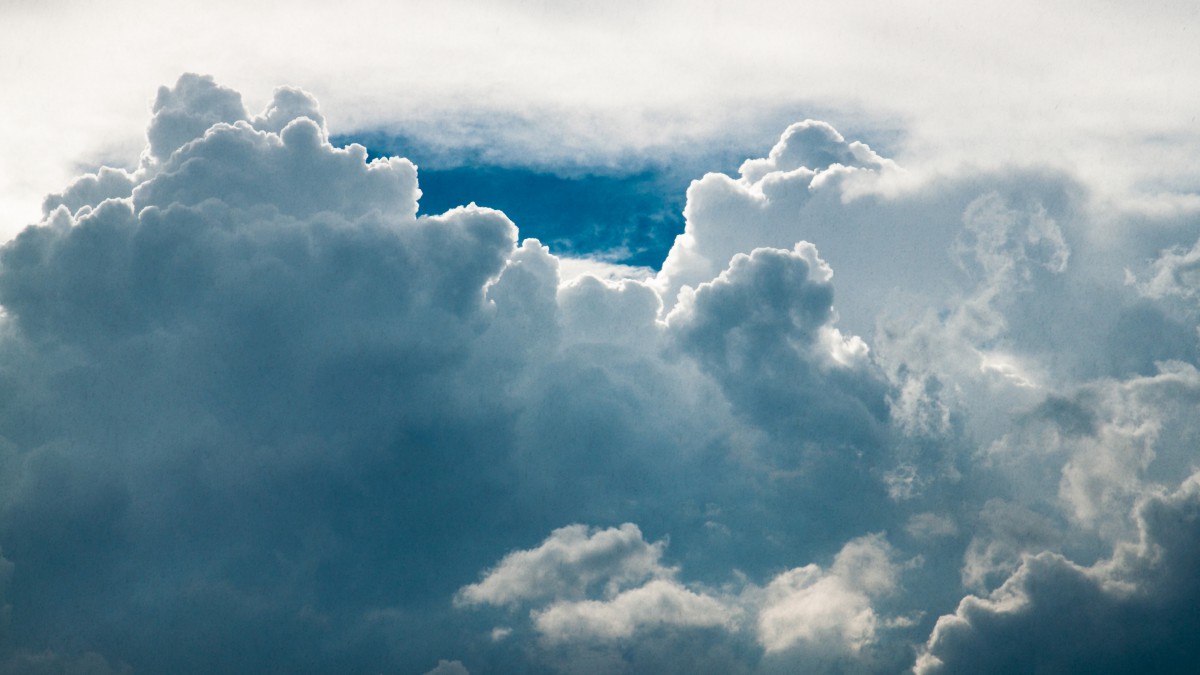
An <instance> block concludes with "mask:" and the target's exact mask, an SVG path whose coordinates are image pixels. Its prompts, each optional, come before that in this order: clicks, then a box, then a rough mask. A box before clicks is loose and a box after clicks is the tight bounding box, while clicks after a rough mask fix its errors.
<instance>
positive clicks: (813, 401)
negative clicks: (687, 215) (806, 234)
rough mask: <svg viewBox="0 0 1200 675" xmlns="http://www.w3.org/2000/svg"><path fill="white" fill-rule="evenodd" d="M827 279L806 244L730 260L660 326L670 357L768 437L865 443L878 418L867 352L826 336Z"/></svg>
mask: <svg viewBox="0 0 1200 675" xmlns="http://www.w3.org/2000/svg"><path fill="white" fill-rule="evenodd" d="M831 278H832V271H831V270H830V269H829V266H828V265H826V264H825V263H824V261H822V260H821V259H820V258H819V257H818V256H817V250H816V248H815V247H814V246H813V245H812V244H809V243H807V242H801V243H798V244H796V246H795V248H794V249H792V250H791V251H787V250H778V249H769V248H759V249H755V250H754V251H753V252H751V253H750V254H749V255H746V254H742V253H739V254H737V255H735V256H734V257H733V260H732V261H731V262H730V264H729V268H728V269H727V270H725V271H724V272H722V273H721V274H720V275H719V276H717V278H716V279H714V280H712V281H711V282H706V283H704V284H701V285H700V287H699V288H697V289H696V290H691V289H687V290H685V292H684V293H683V294H682V295H681V300H680V302H679V304H678V305H676V307H675V309H673V310H672V311H671V313H670V314H669V315H668V316H667V323H668V325H669V326H670V329H671V332H672V335H673V336H674V338H675V340H676V342H677V344H678V345H679V348H680V349H681V350H682V351H684V352H686V353H688V354H690V355H692V356H693V357H694V358H696V359H697V360H698V361H700V363H701V364H702V365H703V367H704V369H705V370H706V371H707V372H709V373H711V374H712V375H713V376H714V377H715V378H716V379H717V380H718V381H719V382H720V383H721V385H722V387H723V388H724V389H725V391H726V393H727V395H728V396H729V398H730V400H731V401H732V402H733V403H734V404H735V405H736V406H738V407H739V408H740V409H741V410H742V411H743V412H744V413H745V414H746V415H748V416H750V417H752V418H754V419H755V420H756V421H757V422H759V423H761V424H763V425H764V426H765V427H767V428H769V429H771V430H772V431H775V432H778V433H781V434H787V433H793V432H796V431H801V432H802V435H803V437H804V438H807V439H825V438H828V437H830V436H835V437H837V438H839V439H842V440H845V439H848V438H852V437H853V436H850V435H848V434H846V433H845V432H846V430H845V429H844V428H839V429H837V430H834V429H827V428H824V423H825V422H827V421H829V420H833V419H836V420H838V421H839V424H840V423H843V422H845V421H847V420H854V421H853V422H852V424H853V425H854V426H855V431H856V432H857V436H856V440H857V441H858V443H860V444H862V445H868V444H870V443H871V442H872V441H874V440H875V439H874V435H875V434H877V433H878V431H877V428H878V427H879V426H880V425H882V424H883V423H884V420H883V419H882V418H885V417H886V411H885V409H884V405H883V388H882V385H881V383H880V381H876V380H874V379H873V375H874V373H873V371H872V370H871V364H870V361H869V360H868V349H867V346H866V344H865V343H863V341H862V340H861V339H859V338H857V337H854V336H851V337H843V336H842V334H841V333H840V332H839V331H838V330H837V329H836V328H834V327H833V325H832V324H833V320H834V311H833V285H832V283H831Z"/></svg>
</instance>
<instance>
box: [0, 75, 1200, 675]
mask: <svg viewBox="0 0 1200 675" xmlns="http://www.w3.org/2000/svg"><path fill="white" fill-rule="evenodd" d="M335 119H336V118H334V117H333V116H332V115H331V116H330V121H326V119H325V117H324V113H322V112H321V110H320V109H319V108H318V105H317V102H316V99H315V98H314V97H313V96H311V95H310V94H308V93H306V92H304V91H302V90H300V89H296V88H288V87H285V88H281V89H278V90H276V91H275V94H274V95H273V98H272V100H271V101H270V102H268V103H267V104H266V105H265V108H264V111H263V112H262V113H261V114H259V115H252V114H251V113H250V112H248V111H247V110H246V108H245V107H244V105H243V103H242V99H241V95H240V94H238V93H237V92H235V91H233V90H231V89H228V88H224V87H222V86H220V85H218V84H216V82H215V81H214V80H212V79H211V78H206V77H201V76H195V75H185V76H183V77H182V78H180V79H179V81H178V82H177V83H176V85H175V86H174V87H167V88H164V89H162V90H161V91H160V92H159V94H158V96H157V97H156V99H155V102H154V105H153V118H152V120H151V122H150V125H149V131H148V132H147V141H148V144H147V148H146V150H145V152H144V153H143V154H142V155H141V159H140V163H139V164H138V165H137V166H136V167H127V168H124V169H122V168H111V167H104V168H100V169H98V170H96V171H95V172H93V173H91V174H89V175H85V176H83V177H81V178H78V179H76V180H75V181H73V182H71V183H70V184H69V185H67V186H66V187H65V188H64V189H63V191H62V192H61V193H59V194H55V195H51V196H50V197H48V198H47V199H46V201H45V205H44V208H45V211H44V214H43V218H42V220H41V222H39V223H38V224H37V225H34V226H31V227H29V228H27V229H25V230H23V231H22V232H21V233H20V234H19V235H18V236H17V237H16V238H15V239H13V240H12V241H11V242H9V243H8V244H7V245H5V246H4V247H3V249H0V305H2V306H3V309H4V314H3V316H2V317H0V403H2V404H3V405H0V487H2V489H0V495H2V496H0V547H2V550H0V552H2V555H0V603H2V605H3V610H4V611H3V617H5V618H4V619H3V622H2V623H0V672H9V671H11V672H22V671H26V672H28V671H34V670H36V669H37V668H41V669H43V670H54V671H56V672H71V670H72V669H75V670H79V669H84V670H87V671H88V672H109V671H112V672H125V671H128V670H130V669H133V670H136V671H142V672H264V671H279V670H286V671H288V672H331V671H332V672H379V671H380V670H384V671H388V670H397V671H403V672H442V673H461V672H473V673H480V672H485V673H486V672H520V671H531V670H532V671H539V672H541V671H544V672H591V673H603V672H656V673H657V672H720V673H753V672H763V673H771V672H794V671H796V670H797V669H799V670H804V671H806V672H880V673H888V672H901V671H903V670H905V669H908V668H912V667H915V668H916V669H917V670H918V672H926V671H928V672H989V669H990V671H991V672H1013V671H1024V670H1030V671H1032V670H1037V669H1039V668H1042V669H1052V670H1061V671H1064V672H1065V671H1068V670H1070V669H1071V668H1075V667H1076V666H1079V667H1081V668H1084V666H1088V665H1089V664H1090V665H1096V664H1101V665H1104V664H1117V666H1118V669H1126V670H1128V671H1130V672H1133V671H1134V670H1136V666H1137V664H1139V663H1142V661H1144V660H1146V659H1149V661H1147V662H1150V663H1153V664H1154V665H1155V667H1156V668H1157V669H1158V670H1162V671H1170V670H1173V669H1174V670H1178V669H1179V668H1180V664H1181V663H1186V664H1191V663H1194V661H1195V658H1196V656H1197V655H1196V653H1195V648H1194V646H1192V643H1193V642H1194V641H1192V640H1191V636H1192V635H1193V634H1194V632H1195V629H1196V626H1194V625H1193V624H1194V623H1195V621H1194V619H1193V618H1191V617H1192V615H1193V614H1194V612H1191V613H1189V611H1188V610H1189V608H1192V607H1193V606H1194V605H1195V599H1196V596H1197V594H1196V593H1195V590H1196V589H1195V587H1196V583H1195V579H1196V578H1200V575H1198V574H1197V570H1198V569H1200V562H1198V561H1200V557H1198V556H1196V555H1195V548H1196V546H1195V544H1194V542H1195V541H1196V540H1197V537H1196V532H1195V530H1196V518H1195V511H1196V503H1197V502H1198V501H1200V500H1198V498H1197V494H1200V488H1198V487H1197V485H1200V483H1198V479H1197V478H1196V477H1195V471H1196V460H1195V448H1196V447H1197V443H1198V442H1200V427H1198V426H1197V424H1196V416H1195V415H1194V411H1195V409H1196V404H1197V401H1198V400H1200V393H1198V392H1200V377H1198V376H1197V370H1196V367H1197V364H1198V363H1200V348H1198V345H1197V340H1198V335H1197V331H1196V326H1195V318H1196V311H1195V310H1196V308H1195V306H1194V302H1193V301H1194V299H1195V297H1196V295H1197V294H1196V293H1195V292H1194V289H1192V288H1191V286H1192V285H1194V282H1195V279H1194V276H1195V275H1193V274H1191V272H1190V271H1189V270H1191V268H1192V267H1193V263H1194V261H1193V260H1192V258H1194V257H1195V256H1194V255H1193V254H1194V251H1192V250H1191V249H1190V248H1189V247H1190V246H1192V245H1193V242H1195V241H1196V239H1197V237H1198V236H1200V232H1197V231H1196V224H1195V222H1192V221H1188V220H1186V219H1185V220H1180V219H1178V218H1177V217H1176V216H1175V215H1167V216H1162V217H1161V218H1158V219H1157V220H1155V219H1151V221H1152V222H1149V223H1147V222H1143V221H1142V220H1136V221H1134V220H1121V219H1122V218H1123V216H1122V215H1121V214H1120V213H1118V214H1116V215H1112V216H1111V217H1112V218H1113V219H1115V220H1116V221H1118V222H1116V224H1114V223H1112V222H1104V223H1102V224H1101V225H1097V224H1096V214H1097V213H1099V212H1100V209H1099V208H1097V205H1098V204H1099V202H1096V201H1091V199H1092V198H1091V197H1090V196H1089V193H1088V192H1087V191H1086V190H1083V189H1081V188H1080V183H1079V182H1078V181H1077V180H1076V179H1075V178H1073V177H1072V176H1071V175H1070V174H1069V173H1064V172H1061V171H1057V170H1050V169H1044V168H1033V169H1031V168H1029V167H1028V166H1025V167H1023V168H1020V169H1014V170H1011V171H997V170H994V169H989V170H987V171H983V170H981V171H974V172H970V171H964V172H962V173H961V174H960V175H955V176H954V177H953V178H947V179H946V180H943V181H933V182H921V181H912V180H909V178H908V174H907V172H908V171H909V170H910V169H909V168H908V167H905V168H901V167H900V166H899V165H898V164H897V163H896V162H894V161H892V160H891V159H888V158H886V157H884V156H882V155H881V154H879V152H878V151H876V150H872V149H871V148H869V147H868V146H867V145H865V144H863V143H861V142H858V141H853V140H850V141H848V140H847V139H846V138H845V137H843V136H842V135H841V134H840V133H839V132H838V131H836V130H835V129H834V128H833V127H832V126H830V125H828V124H826V123H823V122H818V121H813V120H807V121H804V122H800V123H797V124H793V125H791V126H789V127H787V128H786V130H785V131H784V132H783V135H782V137H781V138H780V140H779V142H778V143H777V144H775V146H774V148H772V149H771V150H770V152H769V153H768V155H767V156H766V157H760V158H751V159H748V160H746V161H745V162H743V163H742V164H741V168H740V170H739V175H738V176H737V177H731V176H727V175H724V174H717V173H710V174H707V175H704V176H702V177H700V178H698V179H697V180H695V181H693V182H692V184H691V187H690V189H689V190H688V191H687V201H686V205H685V207H684V215H685V217H686V230H685V231H684V232H683V233H682V234H680V235H679V237H678V239H676V240H675V242H674V246H673V247H672V248H671V249H670V252H669V254H668V255H667V257H666V260H665V261H664V262H663V264H662V268H661V270H660V271H658V272H656V273H652V272H647V270H646V269H645V268H631V267H624V266H620V265H614V264H611V263H605V262H604V261H599V262H597V261H591V260H586V259H580V258H570V257H567V256H565V255H564V254H562V253H560V252H559V251H557V250H556V245H555V244H554V243H549V244H543V243H542V242H541V241H539V240H537V239H533V238H526V239H523V240H522V239H521V237H520V236H519V230H518V227H519V226H520V223H514V222H513V221H512V220H510V219H509V217H508V216H506V215H505V214H504V213H501V212H500V211H497V210H493V209H489V208H486V207H482V206H477V205H475V204H474V203H470V204H468V205H466V206H460V207H457V208H452V209H449V210H448V211H446V212H445V213H442V214H440V215H425V214H424V213H423V212H421V211H420V210H419V208H418V207H419V205H420V203H421V202H420V200H421V199H422V192H421V188H420V186H419V185H420V184H419V176H420V173H419V172H418V167H417V166H416V165H415V164H414V163H413V162H411V161H409V160H407V159H403V158H400V157H383V158H378V159H369V158H368V156H369V153H368V151H367V149H366V148H365V147H363V146H361V145H356V144H348V145H346V147H335V146H334V145H333V144H332V143H331V142H330V135H329V133H330V127H331V126H334V125H335V123H336V122H335ZM542 159H544V158H541V159H539V160H538V161H542ZM581 180H583V179H581ZM541 197H544V195H541V196H539V195H538V194H536V192H535V191H531V194H530V197H529V198H530V199H538V198H541ZM568 210H569V209H568ZM570 215H571V214H570V213H564V214H563V216H564V217H569V216H570ZM1147 218H1149V216H1147ZM1099 230H1103V231H1099ZM587 270H594V271H601V272H603V273H604V278H601V276H599V275H594V274H588V273H587ZM627 272H628V273H629V274H630V276H629V277H623V275H624V274H625V273H627ZM618 523H621V524H619V525H618ZM538 542H540V543H538ZM81 560H83V561H87V565H80V563H79V561H81ZM9 617H11V618H9ZM939 617H941V618H939ZM1130 626H1132V627H1133V628H1129V627H1130ZM1122 631H1125V632H1122ZM1030 641H1035V642H1036V644H1038V645H1041V646H1042V647H1044V648H1038V649H1028V650H1026V649H1024V648H1023V645H1026V644H1030V643H1031V642H1030ZM1037 641H1040V642H1037ZM163 644H171V645H173V648H172V650H163V649H161V645H163ZM1085 648H1086V649H1085ZM1088 649H1091V650H1093V651H1090V652H1089V651H1087V650H1088ZM918 652H919V653H920V656H919V658H916V657H914V654H917V653H918ZM1079 664H1083V665H1079ZM1086 669H1087V668H1084V670H1086Z"/></svg>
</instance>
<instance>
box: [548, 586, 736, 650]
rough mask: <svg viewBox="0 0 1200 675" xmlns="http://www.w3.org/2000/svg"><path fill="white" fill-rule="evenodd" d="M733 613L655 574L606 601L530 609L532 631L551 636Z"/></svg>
mask: <svg viewBox="0 0 1200 675" xmlns="http://www.w3.org/2000/svg"><path fill="white" fill-rule="evenodd" d="M736 615H737V610H736V608H732V607H730V606H728V605H726V604H725V603H723V602H721V601H720V600H718V599H716V598H713V597H711V596H707V595H702V594H699V593H695V592H693V591H690V590H688V589H686V588H684V587H683V586H681V585H679V584H678V583H676V582H673V581H669V580H662V579H657V580H654V581H650V582H647V583H646V584H644V585H642V586H639V587H637V588H631V589H629V590H627V591H623V592H621V593H618V594H617V595H615V596H614V597H612V598H611V599H610V600H607V601H601V600H580V601H577V602H556V603H554V604H552V605H550V606H549V607H547V608H545V609H543V610H535V611H534V614H533V623H534V626H535V627H536V628H537V631H538V632H539V633H541V634H542V635H543V636H545V637H546V638H548V639H550V640H552V641H563V640H571V639H606V640H611V639H616V638H628V637H630V636H632V635H633V634H634V632H635V631H637V630H639V629H645V628H647V627H655V626H680V627H706V626H727V625H729V624H730V623H731V622H732V620H733V618H734V617H735V616H736Z"/></svg>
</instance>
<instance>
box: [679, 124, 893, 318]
mask: <svg viewBox="0 0 1200 675" xmlns="http://www.w3.org/2000/svg"><path fill="white" fill-rule="evenodd" d="M897 170H898V169H897V168H896V166H895V164H894V163H893V162H891V161H890V160H886V159H884V158H882V157H880V156H879V155H877V154H876V153H875V152H874V151H872V150H871V149H870V148H869V147H867V146H866V145H865V144H863V143H859V142H857V141H856V142H853V143H847V142H846V140H845V139H844V138H843V137H842V135H841V134H839V133H838V132H837V131H836V130H835V129H833V127H831V126H829V125H828V124H826V123H824V122H817V121H814V120H806V121H804V122H800V123H798V124H793V125H792V126H790V127H788V129H787V130H786V131H785V132H784V134H783V136H782V137H781V138H780V140H779V142H778V143H776V145H775V147H773V148H772V149H771V152H770V154H769V155H768V156H767V157H766V158H762V159H751V160H747V161H746V162H744V163H743V164H742V166H741V169H740V170H739V172H740V176H739V177H738V178H736V179H735V178H731V177H729V176H726V175H724V174H719V173H710V174H707V175H705V176H704V177H703V178H701V179H700V180H698V181H694V182H693V183H692V185H691V187H689V188H688V196H687V206H686V208H685V209H684V217H685V219H686V226H685V229H684V232H683V234H681V235H679V237H678V238H676V240H675V245H674V246H673V247H672V248H671V251H670V253H669V254H668V255H667V259H666V261H664V262H663V266H662V271H661V272H660V273H659V275H658V277H657V279H656V280H655V283H656V285H657V286H658V287H659V288H660V290H661V291H662V295H663V298H664V299H665V302H666V305H667V307H668V308H669V307H671V306H673V305H674V304H675V300H676V297H677V294H678V292H679V291H680V290H681V289H682V288H684V287H685V286H691V287H693V288H694V287H695V286H696V285H698V284H700V283H703V282H705V281H708V280H709V279H711V278H712V277H713V276H715V275H716V274H717V273H718V272H720V271H721V269H723V268H724V267H725V265H726V264H727V263H728V261H729V259H730V258H732V257H733V256H734V255H735V254H738V253H748V252H750V251H751V250H752V249H754V248H758V247H776V248H791V247H792V245H793V244H795V243H796V242H798V241H800V240H805V239H807V240H811V239H812V238H813V234H814V232H815V231H823V230H824V228H826V227H829V226H830V223H828V222H824V221H827V220H829V219H830V218H831V217H832V214H831V213H830V211H831V210H832V211H836V208H837V206H838V205H840V203H841V201H842V200H843V199H849V198H850V197H851V196H853V193H852V192H847V191H846V190H847V184H850V183H854V182H855V181H857V183H859V184H863V185H870V184H871V182H872V181H878V179H879V176H880V174H881V173H883V172H885V171H897ZM863 189H868V188H863Z"/></svg>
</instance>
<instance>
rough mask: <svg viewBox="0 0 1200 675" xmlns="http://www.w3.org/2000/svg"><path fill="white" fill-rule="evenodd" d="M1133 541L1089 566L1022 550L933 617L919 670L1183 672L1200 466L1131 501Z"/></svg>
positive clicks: (1199, 556) (1189, 644)
mask: <svg viewBox="0 0 1200 675" xmlns="http://www.w3.org/2000/svg"><path fill="white" fill-rule="evenodd" d="M1137 520H1138V524H1139V530H1140V533H1141V536H1140V539H1139V540H1138V542H1137V543H1136V544H1130V545H1126V546H1122V547H1119V548H1118V549H1117V552H1116V554H1115V555H1114V556H1113V557H1112V558H1111V559H1110V560H1106V561H1102V562H1100V563H1097V564H1095V565H1093V566H1090V567H1083V566H1080V565H1077V564H1075V563H1072V562H1071V561H1070V560H1067V559H1066V558H1064V557H1062V556H1060V555H1055V554H1050V553H1041V554H1038V555H1033V556H1029V557H1027V558H1026V559H1025V561H1024V562H1023V563H1022V565H1021V567H1020V569H1019V570H1017V572H1016V573H1015V574H1013V576H1012V577H1010V578H1009V579H1008V581H1006V582H1005V583H1004V585H1003V586H1001V587H1000V588H998V589H996V590H995V591H994V592H993V593H992V594H991V595H989V596H988V597H987V598H978V597H973V596H971V597H967V598H965V599H963V601H962V602H961V603H960V604H959V606H958V610H957V611H956V612H955V613H954V614H952V615H948V616H944V617H942V618H941V619H939V620H938V623H937V627H936V628H935V629H934V632H933V635H932V636H931V637H930V639H929V644H928V646H927V650H926V652H925V653H924V654H923V655H922V657H921V658H920V660H919V661H918V663H917V667H916V672H918V673H922V674H924V673H959V672H963V673H967V672H969V673H1012V672H1043V671H1044V672H1056V673H1075V672H1077V673H1089V672H1121V673H1125V672H1128V673H1133V672H1156V673H1174V672H1187V671H1189V670H1191V669H1192V668H1194V666H1195V663H1196V659H1197V658H1198V657H1200V655H1198V654H1197V648H1196V644H1195V642H1194V641H1192V640H1190V639H1187V638H1185V637H1184V636H1188V635H1193V634H1195V631H1196V630H1197V629H1200V626H1198V625H1197V618H1196V612H1195V608H1196V606H1197V603H1198V602H1200V595H1198V592H1200V585H1198V584H1197V578H1198V576H1197V570H1200V547H1198V546H1197V542H1200V475H1193V476H1192V477H1191V478H1189V479H1188V480H1187V481H1185V482H1184V483H1183V485H1182V486H1180V488H1179V489H1178V490H1177V491H1175V492H1173V493H1170V494H1163V495H1157V496H1154V497H1150V498H1149V499H1147V500H1146V501H1145V502H1143V503H1142V504H1141V505H1140V506H1139V508H1138V511H1137Z"/></svg>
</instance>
